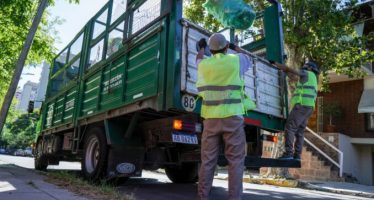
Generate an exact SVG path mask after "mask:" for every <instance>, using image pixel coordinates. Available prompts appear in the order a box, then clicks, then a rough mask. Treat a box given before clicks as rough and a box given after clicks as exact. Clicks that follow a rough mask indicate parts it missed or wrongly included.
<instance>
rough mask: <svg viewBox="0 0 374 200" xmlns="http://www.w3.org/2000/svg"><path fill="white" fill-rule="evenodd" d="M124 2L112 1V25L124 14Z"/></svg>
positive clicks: (123, 0) (124, 0) (120, 0)
mask: <svg viewBox="0 0 374 200" xmlns="http://www.w3.org/2000/svg"><path fill="white" fill-rule="evenodd" d="M126 4H127V1H126V0H113V9H112V19H111V22H112V24H113V23H114V22H115V21H116V20H117V19H118V18H119V17H120V16H121V15H123V14H124V13H125V12H126Z"/></svg>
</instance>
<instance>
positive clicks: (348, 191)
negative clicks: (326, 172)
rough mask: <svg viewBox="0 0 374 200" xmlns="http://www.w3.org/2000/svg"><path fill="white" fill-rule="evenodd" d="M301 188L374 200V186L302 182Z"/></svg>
mask: <svg viewBox="0 0 374 200" xmlns="http://www.w3.org/2000/svg"><path fill="white" fill-rule="evenodd" d="M300 183H301V184H300V185H301V187H303V188H306V189H311V190H318V191H324V192H332V193H337V194H345V195H353V196H360V197H368V198H374V186H367V185H361V184H356V183H345V182H320V181H314V182H300Z"/></svg>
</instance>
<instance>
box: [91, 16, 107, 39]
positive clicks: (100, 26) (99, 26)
mask: <svg viewBox="0 0 374 200" xmlns="http://www.w3.org/2000/svg"><path fill="white" fill-rule="evenodd" d="M107 20H108V9H106V10H105V11H104V12H103V13H102V14H101V15H100V16H99V17H98V18H96V20H95V24H94V26H93V35H92V39H93V40H94V39H96V38H97V37H99V35H101V34H102V33H103V32H104V31H105V29H106V25H107Z"/></svg>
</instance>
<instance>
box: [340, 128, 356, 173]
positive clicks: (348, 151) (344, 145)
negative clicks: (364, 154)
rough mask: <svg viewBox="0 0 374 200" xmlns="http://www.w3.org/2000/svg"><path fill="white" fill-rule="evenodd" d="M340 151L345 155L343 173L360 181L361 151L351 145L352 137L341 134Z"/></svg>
mask: <svg viewBox="0 0 374 200" xmlns="http://www.w3.org/2000/svg"><path fill="white" fill-rule="evenodd" d="M339 149H340V150H341V151H342V152H343V154H344V160H343V172H344V173H346V174H350V175H352V176H353V177H355V178H357V179H359V177H360V158H359V155H360V153H359V151H358V150H357V148H355V147H354V146H353V145H352V143H351V137H349V136H346V135H343V134H339Z"/></svg>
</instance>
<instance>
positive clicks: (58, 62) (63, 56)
mask: <svg viewBox="0 0 374 200" xmlns="http://www.w3.org/2000/svg"><path fill="white" fill-rule="evenodd" d="M67 54H68V49H65V50H64V51H63V52H62V53H61V54H60V55H59V56H58V57H57V58H56V60H55V63H54V66H53V71H52V74H55V73H56V72H57V71H58V70H60V69H61V68H62V67H63V66H64V65H65V64H66V58H67Z"/></svg>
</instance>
